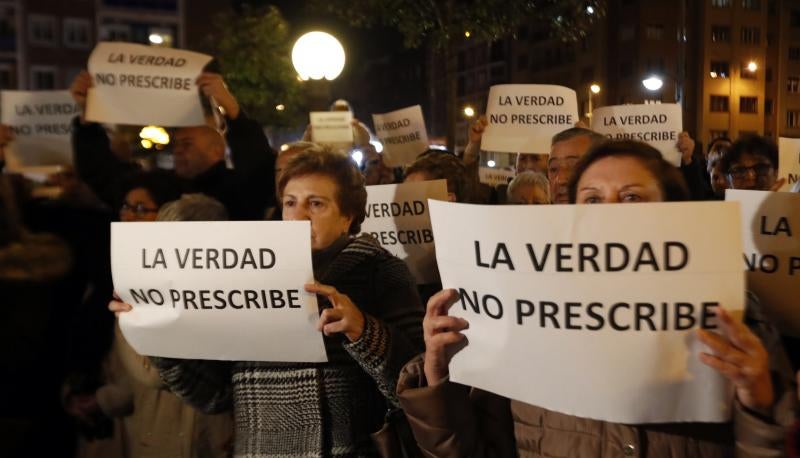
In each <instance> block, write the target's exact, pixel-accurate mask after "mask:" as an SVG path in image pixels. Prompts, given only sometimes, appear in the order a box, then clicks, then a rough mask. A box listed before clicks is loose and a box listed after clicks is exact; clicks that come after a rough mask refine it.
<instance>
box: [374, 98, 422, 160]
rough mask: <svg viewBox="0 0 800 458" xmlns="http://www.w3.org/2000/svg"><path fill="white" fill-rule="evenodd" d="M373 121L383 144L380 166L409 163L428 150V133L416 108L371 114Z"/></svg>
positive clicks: (419, 110) (420, 109)
mask: <svg viewBox="0 0 800 458" xmlns="http://www.w3.org/2000/svg"><path fill="white" fill-rule="evenodd" d="M372 121H373V122H374V123H375V135H377V136H378V139H379V140H380V141H381V143H383V163H384V164H386V165H388V166H389V167H399V166H401V165H408V164H411V163H412V162H414V159H416V158H417V156H419V155H420V154H422V153H424V152H425V150H427V149H428V132H427V131H426V130H425V118H423V117H422V107H420V106H419V105H414V106H413V107H408V108H403V109H402V110H396V111H392V112H391V113H384V114H374V115H372Z"/></svg>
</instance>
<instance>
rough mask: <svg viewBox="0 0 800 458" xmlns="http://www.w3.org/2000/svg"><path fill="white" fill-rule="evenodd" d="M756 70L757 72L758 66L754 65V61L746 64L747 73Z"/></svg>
mask: <svg viewBox="0 0 800 458" xmlns="http://www.w3.org/2000/svg"><path fill="white" fill-rule="evenodd" d="M756 70H758V64H757V63H755V62H754V61H752V60H751V61H750V62H749V63H748V64H747V71H749V72H750V73H753V72H755V71H756Z"/></svg>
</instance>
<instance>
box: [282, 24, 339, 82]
mask: <svg viewBox="0 0 800 458" xmlns="http://www.w3.org/2000/svg"><path fill="white" fill-rule="evenodd" d="M292 64H293V65H294V69H295V70H296V71H297V74H298V75H299V76H300V79H302V80H304V81H305V80H309V79H312V80H321V79H326V80H333V79H335V78H336V77H337V76H339V74H341V73H342V70H343V69H344V48H342V45H341V43H339V40H337V39H336V38H334V37H333V35H330V34H328V33H325V32H308V33H307V34H305V35H303V36H302V37H300V38H299V39H298V40H297V42H295V44H294V47H293V48H292Z"/></svg>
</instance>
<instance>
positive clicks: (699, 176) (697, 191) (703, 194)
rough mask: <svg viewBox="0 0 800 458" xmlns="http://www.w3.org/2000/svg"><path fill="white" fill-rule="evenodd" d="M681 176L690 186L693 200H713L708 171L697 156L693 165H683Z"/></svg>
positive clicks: (693, 159) (693, 160)
mask: <svg viewBox="0 0 800 458" xmlns="http://www.w3.org/2000/svg"><path fill="white" fill-rule="evenodd" d="M680 169H681V174H682V175H683V178H684V180H686V184H687V185H688V186H689V194H690V195H691V199H692V200H709V199H712V198H713V193H712V192H711V187H710V185H709V183H708V178H707V174H706V171H705V169H704V167H703V164H702V162H701V160H700V159H699V158H698V157H697V156H695V157H694V158H692V162H691V164H688V165H681V167H680Z"/></svg>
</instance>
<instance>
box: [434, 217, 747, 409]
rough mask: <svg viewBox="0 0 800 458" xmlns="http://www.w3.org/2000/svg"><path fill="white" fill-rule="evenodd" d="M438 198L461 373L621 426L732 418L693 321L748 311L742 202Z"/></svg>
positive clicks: (455, 375) (456, 373)
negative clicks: (718, 309) (461, 323)
mask: <svg viewBox="0 0 800 458" xmlns="http://www.w3.org/2000/svg"><path fill="white" fill-rule="evenodd" d="M429 205H430V207H431V223H432V227H433V235H434V238H435V239H436V260H437V262H438V265H439V272H440V274H441V278H442V283H443V285H444V287H445V288H455V289H456V290H457V291H459V294H460V300H459V301H458V302H456V303H455V304H454V305H453V306H452V307H451V308H450V313H451V314H452V315H455V316H459V317H462V318H464V319H466V320H468V321H469V329H468V330H466V331H465V332H464V334H465V335H466V336H467V339H468V342H469V344H468V345H467V346H466V348H464V349H463V350H462V351H460V352H459V353H457V354H456V355H455V357H454V358H453V360H452V362H451V364H450V376H451V379H452V380H453V381H456V382H459V383H463V384H466V385H470V386H475V387H478V388H481V389H485V390H488V391H491V392H494V393H497V394H500V395H502V396H506V397H509V398H511V399H516V400H519V401H522V402H525V403H528V404H533V405H536V406H540V407H544V408H546V409H550V410H554V411H557V412H562V413H565V414H569V415H576V416H579V417H585V418H593V419H598V420H605V421H611V422H615V423H628V424H639V423H670V422H690V421H699V422H724V421H727V420H728V419H729V418H730V414H731V409H730V407H731V401H732V397H731V395H732V391H731V389H730V385H729V384H728V383H727V381H726V379H725V378H724V377H723V376H721V375H720V374H718V373H717V372H715V371H714V370H713V369H711V368H709V367H707V366H705V365H704V364H703V363H701V362H700V360H699V359H698V358H697V354H698V353H699V352H701V351H707V349H706V348H705V347H704V345H702V343H701V342H700V341H699V340H698V339H697V338H696V337H695V330H696V329H697V328H699V327H703V328H707V329H714V328H716V326H717V321H716V318H715V317H714V315H713V312H712V310H713V307H714V306H715V305H717V304H720V305H723V306H724V307H726V308H727V309H728V310H733V311H736V313H737V314H739V311H741V310H742V309H743V301H744V275H743V273H742V271H741V267H740V265H739V262H740V259H739V257H740V254H739V251H738V250H739V249H740V248H741V246H742V242H741V237H740V234H739V231H737V230H736V225H737V223H738V221H739V209H738V206H737V205H735V204H730V203H725V202H713V203H659V204H636V205H629V204H607V205H538V206H516V205H512V206H479V205H464V204H452V203H445V202H437V201H430V202H429ZM709 227H714V228H715V230H713V231H709V230H708V228H709Z"/></svg>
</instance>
